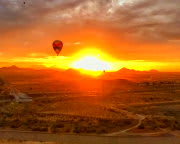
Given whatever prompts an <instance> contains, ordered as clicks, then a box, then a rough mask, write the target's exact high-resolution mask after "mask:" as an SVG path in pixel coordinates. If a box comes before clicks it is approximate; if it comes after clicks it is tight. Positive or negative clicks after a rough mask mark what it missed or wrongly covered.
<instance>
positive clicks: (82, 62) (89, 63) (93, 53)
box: [72, 49, 111, 76]
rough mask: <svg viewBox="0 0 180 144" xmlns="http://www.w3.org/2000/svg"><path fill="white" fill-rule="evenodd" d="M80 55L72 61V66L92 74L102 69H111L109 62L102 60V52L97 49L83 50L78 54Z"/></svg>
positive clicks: (94, 74)
mask: <svg viewBox="0 0 180 144" xmlns="http://www.w3.org/2000/svg"><path fill="white" fill-rule="evenodd" d="M78 57H80V58H79V59H78V60H75V61H74V63H73V65H72V66H73V68H74V69H78V70H80V71H81V72H83V73H86V74H90V75H93V76H97V75H100V74H101V73H102V72H103V71H108V70H110V69H111V67H110V64H109V63H108V62H106V61H105V60H103V54H102V52H100V51H98V50H94V49H93V50H92V49H88V50H84V51H81V52H80V53H79V54H78Z"/></svg>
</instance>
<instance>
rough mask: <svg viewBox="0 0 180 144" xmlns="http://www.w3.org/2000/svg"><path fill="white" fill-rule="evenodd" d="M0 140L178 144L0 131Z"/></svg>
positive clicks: (156, 139)
mask: <svg viewBox="0 0 180 144" xmlns="http://www.w3.org/2000/svg"><path fill="white" fill-rule="evenodd" d="M0 139H11V140H12V139H13V140H22V141H24V140H25V141H41V142H43V141H45V142H54V143H59V144H120V143H121V144H134V143H136V144H152V143H153V144H179V143H180V138H178V137H172V136H167V137H165V136H162V137H104V136H87V135H64V134H48V133H38V132H21V131H0Z"/></svg>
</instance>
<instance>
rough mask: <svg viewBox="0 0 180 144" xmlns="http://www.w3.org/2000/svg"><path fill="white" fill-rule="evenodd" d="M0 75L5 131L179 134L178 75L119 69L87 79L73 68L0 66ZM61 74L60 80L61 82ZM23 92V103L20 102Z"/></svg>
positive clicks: (179, 98)
mask: <svg viewBox="0 0 180 144" xmlns="http://www.w3.org/2000/svg"><path fill="white" fill-rule="evenodd" d="M117 73H118V75H119V79H117V77H116V75H117ZM120 73H122V75H121V74H120ZM0 74H1V77H2V78H1V95H0V99H1V100H0V105H1V107H0V113H1V117H0V127H1V130H3V131H6V130H7V131H8V130H17V131H36V132H45V133H51V134H83V135H84V134H85V135H99V136H163V135H171V136H175V137H177V136H180V111H179V110H180V80H179V79H180V73H162V72H158V71H144V72H141V71H132V70H129V69H125V68H123V69H121V70H119V71H117V72H114V73H112V72H111V73H108V72H107V73H104V75H101V76H99V77H88V76H86V75H82V74H80V73H79V72H78V71H76V70H72V69H71V70H66V71H61V70H59V71H57V70H52V69H42V70H35V69H22V68H18V67H16V66H12V67H6V68H1V69H0ZM62 75H63V78H64V79H62V78H61V79H60V77H62ZM109 75H110V77H109ZM150 76H151V79H149V77H150ZM66 77H71V78H72V79H67V80H66ZM167 78H168V79H167ZM136 79H137V80H136ZM12 89H13V90H14V91H15V92H16V93H17V97H18V96H19V94H20V98H19V99H17V97H15V96H14V95H13V93H11V91H12ZM22 93H23V94H24V95H26V97H25V99H26V100H27V99H28V100H27V101H26V100H25V101H24V99H23V98H21V95H22ZM21 100H22V101H21ZM29 100H30V101H29Z"/></svg>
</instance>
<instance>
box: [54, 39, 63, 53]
mask: <svg viewBox="0 0 180 144" xmlns="http://www.w3.org/2000/svg"><path fill="white" fill-rule="evenodd" d="M62 47H63V43H62V41H60V40H55V41H54V42H53V49H54V51H55V52H56V54H57V55H59V53H60V52H61V50H62Z"/></svg>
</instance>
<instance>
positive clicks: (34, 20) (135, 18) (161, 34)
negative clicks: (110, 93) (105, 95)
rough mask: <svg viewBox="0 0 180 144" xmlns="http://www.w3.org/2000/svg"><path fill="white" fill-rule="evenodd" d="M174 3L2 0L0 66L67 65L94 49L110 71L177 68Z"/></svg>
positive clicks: (178, 51)
mask: <svg viewBox="0 0 180 144" xmlns="http://www.w3.org/2000/svg"><path fill="white" fill-rule="evenodd" d="M179 5H180V1H178V0H175V1H174V2H171V1H169V0H157V1H151V0H126V1H124V0H105V1H95V0H94V1H92V0H75V1H71V0H70V1H65V0H62V1H58V0H52V1H48V0H44V1H41V0H40V1H37V0H29V1H27V2H26V5H23V3H21V1H18V0H14V1H10V0H2V1H0V37H1V39H0V66H10V65H12V64H14V65H17V66H21V67H34V68H40V67H42V66H46V67H58V68H65V69H66V68H71V67H75V66H74V65H75V64H74V63H76V65H77V63H78V62H77V61H80V62H81V63H80V64H81V65H83V64H82V60H84V61H87V58H84V57H88V56H91V57H96V56H97V55H99V57H98V58H96V59H98V60H94V61H95V62H97V63H99V64H101V65H106V66H105V67H108V68H107V69H108V70H111V71H114V70H118V69H120V68H122V67H127V68H130V69H136V70H149V69H157V70H161V71H180V48H179V45H180V33H179V30H178V29H179V27H180V23H179V17H180V15H179V12H180V10H179V8H178V6H179ZM56 39H60V40H62V41H63V42H64V47H63V50H62V52H61V54H60V57H56V56H55V53H54V51H53V49H52V42H53V40H56ZM87 49H88V51H86V50H87ZM91 52H92V53H93V54H92V55H89V53H91ZM79 53H81V55H79ZM92 59H94V58H91V59H90V60H92ZM84 61H83V63H84ZM100 61H101V62H102V63H101V62H100ZM85 63H86V62H85ZM92 64H93V63H92ZM97 66H98V65H97ZM76 67H77V66H76ZM101 67H103V66H101ZM92 69H93V68H92ZM100 69H101V68H100Z"/></svg>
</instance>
